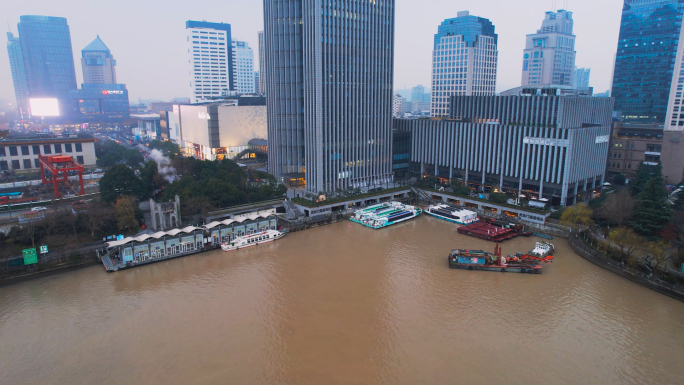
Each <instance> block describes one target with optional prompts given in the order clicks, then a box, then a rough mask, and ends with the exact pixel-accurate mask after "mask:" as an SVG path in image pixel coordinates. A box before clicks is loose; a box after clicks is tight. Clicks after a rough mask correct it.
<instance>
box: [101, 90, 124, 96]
mask: <svg viewBox="0 0 684 385" xmlns="http://www.w3.org/2000/svg"><path fill="white" fill-rule="evenodd" d="M123 94H124V92H123V91H122V90H102V95H123Z"/></svg>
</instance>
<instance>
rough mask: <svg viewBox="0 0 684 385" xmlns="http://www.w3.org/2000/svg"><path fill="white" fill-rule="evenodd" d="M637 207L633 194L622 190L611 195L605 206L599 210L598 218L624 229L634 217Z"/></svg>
mask: <svg viewBox="0 0 684 385" xmlns="http://www.w3.org/2000/svg"><path fill="white" fill-rule="evenodd" d="M635 205H636V200H635V199H634V197H633V196H632V194H630V193H629V191H627V190H622V191H619V192H616V193H614V194H610V196H609V197H608V198H607V199H606V201H605V203H604V204H603V206H601V208H599V209H598V210H597V213H596V216H597V217H598V218H601V219H604V220H606V221H608V222H612V223H617V225H618V226H619V227H622V226H624V225H625V224H626V223H627V221H628V220H629V219H630V218H631V217H632V216H633V215H634V206H635Z"/></svg>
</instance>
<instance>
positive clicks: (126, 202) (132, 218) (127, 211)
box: [114, 196, 140, 234]
mask: <svg viewBox="0 0 684 385" xmlns="http://www.w3.org/2000/svg"><path fill="white" fill-rule="evenodd" d="M136 208H137V206H136V204H135V198H134V197H130V196H129V197H120V198H119V199H117V200H116V205H115V206H114V217H115V218H116V224H117V226H118V227H119V230H121V231H123V232H126V233H128V234H133V233H136V232H137V231H138V230H140V224H139V223H138V220H137V219H136Z"/></svg>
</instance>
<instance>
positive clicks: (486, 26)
mask: <svg viewBox="0 0 684 385" xmlns="http://www.w3.org/2000/svg"><path fill="white" fill-rule="evenodd" d="M455 35H463V40H464V41H465V42H466V45H467V46H468V47H474V46H475V43H476V42H477V38H478V36H480V35H484V36H491V37H493V38H494V42H495V43H497V44H498V40H499V37H498V35H497V34H496V33H495V32H494V24H492V22H491V21H489V19H485V18H483V17H477V16H472V15H467V16H461V17H455V18H453V19H446V20H444V21H443V22H442V24H440V26H439V28H438V29H437V34H436V35H435V46H434V48H435V49H437V46H438V45H439V42H440V41H441V39H442V37H444V36H455Z"/></svg>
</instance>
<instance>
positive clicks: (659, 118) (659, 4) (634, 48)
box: [611, 0, 684, 124]
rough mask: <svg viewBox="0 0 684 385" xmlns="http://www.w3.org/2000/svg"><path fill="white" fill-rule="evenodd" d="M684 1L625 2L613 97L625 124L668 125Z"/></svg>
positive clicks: (644, 0) (631, 0) (651, 0)
mask: <svg viewBox="0 0 684 385" xmlns="http://www.w3.org/2000/svg"><path fill="white" fill-rule="evenodd" d="M683 9H684V0H625V3H624V7H623V10H622V22H621V25H620V37H619V40H618V47H617V55H616V58H615V72H614V75H613V89H612V95H611V96H613V97H614V98H615V109H616V110H617V111H620V112H621V113H622V117H623V119H624V120H625V121H629V122H639V123H659V124H663V123H664V122H665V116H666V113H667V103H668V99H669V96H670V85H671V83H672V71H673V68H674V64H675V58H676V54H677V45H678V43H679V32H680V29H681V26H682V10H683Z"/></svg>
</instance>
